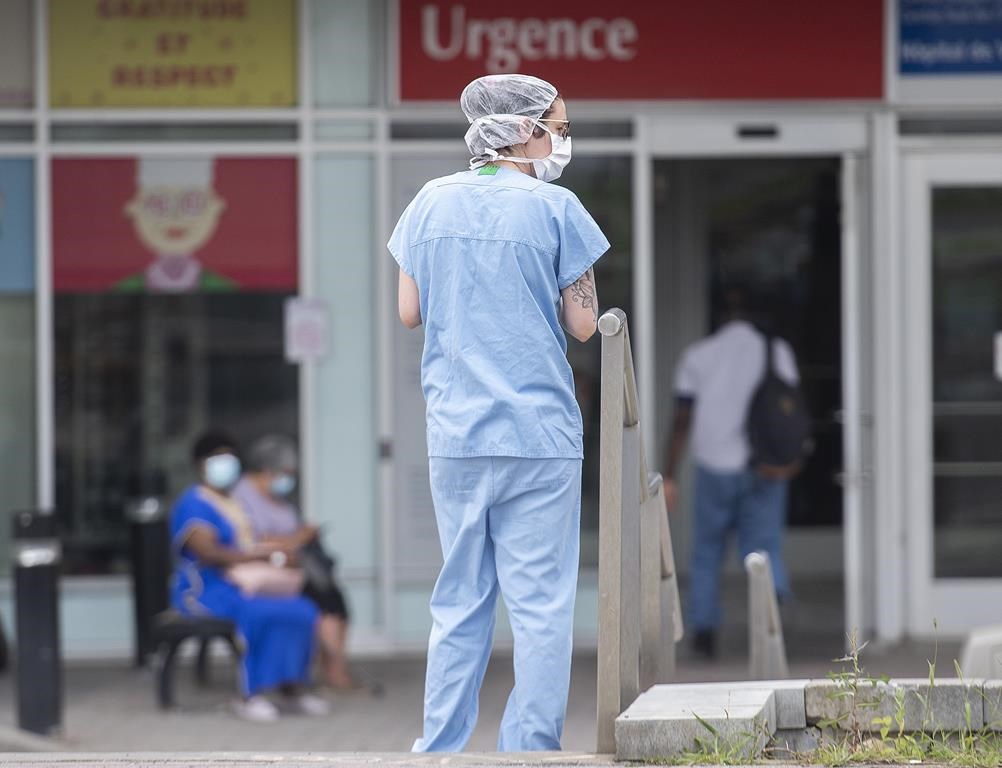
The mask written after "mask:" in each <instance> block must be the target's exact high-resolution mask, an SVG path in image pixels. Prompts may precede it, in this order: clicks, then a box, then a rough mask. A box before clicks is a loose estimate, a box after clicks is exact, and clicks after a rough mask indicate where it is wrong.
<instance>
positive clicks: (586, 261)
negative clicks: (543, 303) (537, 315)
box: [557, 193, 609, 290]
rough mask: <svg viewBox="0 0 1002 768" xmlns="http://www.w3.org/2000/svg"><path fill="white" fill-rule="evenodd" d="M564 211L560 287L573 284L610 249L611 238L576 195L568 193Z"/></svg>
mask: <svg viewBox="0 0 1002 768" xmlns="http://www.w3.org/2000/svg"><path fill="white" fill-rule="evenodd" d="M563 213H564V215H563V217H562V218H561V219H560V221H559V228H560V255H559V261H558V266H557V287H558V288H559V289H560V290H563V289H564V288H566V287H567V286H569V285H573V284H574V283H575V282H576V281H577V280H578V278H580V277H581V276H582V275H583V274H584V273H585V272H587V271H588V270H589V269H590V268H591V266H592V265H593V264H594V263H595V262H596V261H598V259H599V257H600V256H601V255H602V254H603V253H605V252H606V251H607V250H609V241H608V240H607V239H606V237H605V235H604V234H602V230H601V229H599V227H598V224H596V223H595V220H594V219H593V218H592V217H591V214H589V213H588V211H586V210H585V208H584V206H583V205H581V201H580V200H578V199H577V197H576V196H575V195H573V194H571V193H568V194H567V195H566V197H565V207H564V212H563Z"/></svg>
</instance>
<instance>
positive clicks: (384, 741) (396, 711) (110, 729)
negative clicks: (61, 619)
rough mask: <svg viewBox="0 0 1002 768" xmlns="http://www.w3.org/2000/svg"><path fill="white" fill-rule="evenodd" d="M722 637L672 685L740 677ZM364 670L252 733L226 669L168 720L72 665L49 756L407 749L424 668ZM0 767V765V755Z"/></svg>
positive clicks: (487, 704) (732, 650)
mask: <svg viewBox="0 0 1002 768" xmlns="http://www.w3.org/2000/svg"><path fill="white" fill-rule="evenodd" d="M726 639H727V644H725V646H724V652H725V653H724V656H723V660H722V661H719V662H716V663H706V662H699V661H696V660H695V659H693V658H692V657H691V656H690V655H689V654H688V653H687V652H686V650H685V649H684V648H683V649H682V651H681V652H680V654H679V664H678V674H677V675H676V680H675V681H676V682H710V681H724V680H743V679H746V678H747V658H746V657H745V656H744V655H743V640H742V638H741V637H740V636H738V635H735V636H732V637H728V638H726ZM790 639H792V638H790ZM790 648H791V653H790V675H791V677H794V678H823V677H825V676H826V675H827V674H828V672H829V671H832V670H834V669H836V668H837V667H838V665H837V664H834V663H833V662H831V661H830V660H831V659H832V658H834V657H835V656H837V655H839V653H840V652H841V648H840V647H839V645H838V644H832V643H830V642H829V643H820V642H819V641H818V640H817V638H814V639H813V640H812V641H811V642H807V641H806V640H804V639H802V640H801V641H799V642H791V644H790ZM957 650H958V645H957V644H956V643H949V644H948V643H941V644H940V648H939V661H940V664H939V669H940V670H942V671H943V673H944V676H946V675H952V668H953V667H952V659H953V658H954V656H956V654H957ZM932 653H933V644H932V643H922V644H909V645H902V646H895V647H888V648H876V647H873V646H871V647H868V648H867V649H866V650H865V651H864V653H863V662H864V664H865V666H866V668H867V669H868V670H869V671H870V672H871V673H873V674H874V675H880V674H887V675H889V676H892V677H922V676H925V675H927V674H928V668H927V666H926V659H929V658H932ZM363 666H364V668H365V669H366V671H367V672H368V673H369V674H370V675H371V676H373V677H374V678H376V679H378V680H379V681H381V682H382V683H383V684H384V685H385V687H386V693H385V695H384V696H383V697H381V698H374V697H372V696H371V695H368V694H329V698H330V700H331V704H332V714H331V715H330V717H327V718H323V719H313V718H305V717H301V716H295V715H290V716H288V717H284V718H283V719H282V720H281V721H280V722H278V723H276V724H272V725H259V724H253V723H247V722H244V721H242V720H238V719H237V718H236V717H234V716H233V715H232V714H231V713H230V710H229V706H230V702H231V701H232V698H233V691H234V690H235V683H236V676H235V669H234V667H233V666H232V665H231V664H229V663H226V662H222V663H216V664H215V666H214V667H213V682H212V684H211V685H210V686H209V687H208V688H205V689H201V688H199V687H198V686H197V685H196V684H195V683H194V679H193V678H194V675H193V670H192V668H191V665H190V663H189V664H185V665H183V666H182V667H181V668H180V669H179V671H178V676H177V685H178V691H177V694H178V702H179V703H180V707H179V708H178V709H176V710H172V711H170V712H166V713H165V712H161V711H160V710H159V709H157V708H156V706H155V702H154V695H153V694H154V685H153V682H154V681H153V676H152V674H151V673H150V672H148V671H144V670H136V669H134V668H132V667H130V666H128V665H127V664H125V663H120V664H117V665H108V664H104V665H73V666H70V667H68V668H67V670H66V706H65V721H64V722H65V732H64V734H63V737H62V738H61V739H59V740H58V741H56V742H50V748H52V749H58V750H59V751H60V752H73V753H81V752H95V753H98V752H100V753H136V752H143V753H148V752H163V753H178V752H190V753H194V752H197V753H205V752H211V751H217V750H225V751H236V752H244V753H246V752H253V753H255V754H261V753H264V752H267V753H283V752H284V753H288V754H292V753H301V752H309V753H313V754H318V755H320V754H327V755H329V754H331V753H351V752H375V753H394V752H396V753H403V752H406V751H407V750H409V749H410V747H411V744H413V742H414V739H415V738H416V737H417V736H418V735H419V733H420V728H421V704H422V694H423V684H424V659H423V658H408V659H394V660H369V661H366V662H363ZM595 668H596V658H595V654H594V653H593V652H592V653H581V654H578V655H576V656H575V659H574V666H573V672H572V681H571V692H570V700H569V702H568V711H567V721H566V725H565V730H564V739H563V746H564V749H567V750H571V751H572V752H576V753H588V752H591V751H592V750H594V749H595ZM511 684H512V675H511V657H510V655H507V656H506V655H498V656H496V657H495V658H494V659H492V661H491V665H490V667H489V669H488V672H487V676H486V678H485V680H484V686H483V690H482V694H481V711H480V717H479V721H478V724H477V728H476V731H475V732H474V735H473V738H472V739H471V741H470V744H469V747H468V749H469V750H470V751H471V752H482V753H486V752H492V751H493V750H495V749H496V739H497V728H498V725H499V723H500V721H501V714H502V712H503V709H504V705H505V702H506V699H507V696H508V692H509V691H510V688H511ZM14 722H15V713H14V691H13V683H12V679H11V675H10V674H7V675H4V676H0V751H5V750H6V751H11V750H17V751H22V750H27V749H32V748H33V747H32V746H31V745H24V746H18V745H17V744H16V743H10V741H9V740H8V743H7V744H4V733H7V734H10V733H12V731H13V725H14ZM565 757H566V756H565ZM115 759H116V760H117V759H118V758H115ZM144 759H145V758H144ZM184 759H189V758H184ZM227 759H228V758H227ZM304 759H305V758H304ZM311 759H312V758H311ZM324 759H335V758H324ZM336 759H338V760H340V759H342V758H341V757H337V758H336ZM358 759H362V758H358ZM365 759H366V760H368V759H369V758H368V757H366V758H365ZM449 759H450V760H451V759H452V758H449ZM483 759H484V760H487V761H488V762H489V763H490V764H497V762H496V761H497V760H507V759H509V758H507V757H504V758H501V757H490V758H488V757H484V758H483ZM575 759H578V758H575ZM580 759H584V758H580ZM0 764H7V761H5V760H4V759H3V758H2V757H0ZM360 764H361V763H360ZM366 764H368V763H366ZM485 764H486V763H485ZM501 764H505V763H503V762H502V763H501Z"/></svg>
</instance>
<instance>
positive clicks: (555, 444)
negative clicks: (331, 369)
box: [389, 75, 609, 752]
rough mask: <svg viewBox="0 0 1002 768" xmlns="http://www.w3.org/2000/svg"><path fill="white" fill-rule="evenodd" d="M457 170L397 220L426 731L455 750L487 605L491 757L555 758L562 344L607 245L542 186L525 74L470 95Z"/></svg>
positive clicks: (564, 536)
mask: <svg viewBox="0 0 1002 768" xmlns="http://www.w3.org/2000/svg"><path fill="white" fill-rule="evenodd" d="M460 105H461V107H462V109H463V112H464V114H465V115H466V117H467V119H468V120H469V122H470V129H469V131H468V132H467V134H466V144H467V146H468V147H469V149H470V153H471V154H472V155H473V159H472V160H471V161H470V168H469V170H464V171H461V172H459V173H455V174H452V175H451V176H445V177H443V178H439V179H434V180H432V181H430V182H428V183H427V184H426V185H425V186H424V188H423V189H422V190H421V191H420V192H419V193H418V195H417V197H415V198H414V200H413V201H411V203H410V205H408V206H407V209H406V210H405V211H404V213H403V215H402V216H401V217H400V221H399V222H398V223H397V226H396V229H395V230H394V232H393V236H392V237H391V239H390V242H389V250H390V252H391V253H392V254H393V256H394V258H395V259H396V260H397V262H398V264H399V265H400V284H399V309H400V319H401V320H402V321H403V323H404V324H405V325H406V326H407V327H408V328H417V327H418V326H420V325H423V326H424V335H425V338H424V355H423V358H422V363H421V385H422V388H423V390H424V396H425V401H426V404H427V429H428V456H429V470H430V472H429V474H430V479H431V491H432V498H433V499H434V502H435V516H436V519H437V522H438V531H439V538H440V540H441V544H442V554H443V557H444V561H445V562H444V564H443V566H442V571H441V573H440V574H439V577H438V581H437V583H436V584H435V590H434V593H433V594H432V598H431V614H432V619H433V627H432V631H431V638H430V640H429V644H428V669H427V678H426V681H425V702H424V733H423V735H422V737H421V738H419V739H418V740H417V741H416V742H415V744H414V750H415V751H417V752H430V751H441V752H451V751H460V750H462V749H463V747H464V746H465V745H466V743H467V740H468V739H469V737H470V734H471V733H472V732H473V728H474V726H475V725H476V722H477V706H478V697H479V693H480V685H481V683H482V681H483V677H484V671H485V669H486V667H487V661H488V659H489V657H490V652H491V645H492V640H493V632H494V623H495V615H496V609H497V600H498V595H499V594H500V595H501V597H502V598H503V599H504V601H505V606H506V608H507V611H508V615H509V617H510V620H511V626H512V632H513V633H514V641H515V659H514V665H515V687H514V689H513V690H512V692H511V696H510V697H509V699H508V704H507V707H506V709H505V713H504V718H503V720H502V723H501V730H500V735H499V737H498V749H499V750H501V751H514V752H523V751H529V750H556V749H560V737H561V733H562V731H563V723H564V715H565V712H566V709H567V689H568V685H569V683H570V669H571V634H572V627H573V614H574V596H575V591H576V588H577V576H578V549H579V545H578V540H579V528H580V517H581V516H580V507H581V459H582V427H581V412H580V409H579V408H578V405H577V401H576V400H575V397H574V379H573V376H572V373H571V367H570V365H569V364H568V362H567V339H566V336H565V330H566V333H569V334H570V335H571V336H573V337H575V338H576V339H577V340H579V341H582V342H584V341H587V340H588V339H589V338H590V337H591V336H592V334H594V332H595V325H596V322H597V319H598V299H597V296H596V291H595V275H594V271H593V269H592V265H593V264H594V263H595V261H596V260H597V259H598V258H599V257H600V256H601V255H602V254H603V253H605V251H606V250H608V248H609V242H608V240H606V238H605V236H604V235H603V234H602V232H601V230H600V229H599V227H598V225H597V224H596V223H595V221H594V220H593V219H592V217H591V216H590V215H589V214H588V212H587V211H586V210H585V209H584V207H583V206H582V205H581V203H580V202H579V201H578V199H577V197H575V195H574V194H573V193H572V192H571V191H569V190H568V189H565V188H564V187H559V186H556V185H555V184H552V183H551V182H553V181H555V180H556V179H557V178H558V177H559V176H560V173H561V171H562V170H563V168H564V167H565V166H566V165H567V163H568V162H569V161H570V159H571V139H570V137H569V133H570V122H569V121H568V119H567V107H566V105H565V104H564V100H563V99H562V98H561V97H560V95H559V93H558V92H557V89H556V88H554V87H553V86H552V85H550V84H549V83H547V82H545V81H543V80H540V79H538V78H535V77H529V76H526V75H493V76H489V77H482V78H479V79H477V80H474V81H473V82H472V83H470V84H469V85H468V86H467V87H466V89H465V90H464V91H463V94H462V96H461V98H460Z"/></svg>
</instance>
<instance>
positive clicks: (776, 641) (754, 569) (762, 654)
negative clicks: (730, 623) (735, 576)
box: [745, 552, 790, 680]
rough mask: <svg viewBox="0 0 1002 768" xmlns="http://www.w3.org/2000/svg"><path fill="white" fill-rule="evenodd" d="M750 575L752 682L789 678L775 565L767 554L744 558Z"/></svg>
mask: <svg viewBox="0 0 1002 768" xmlns="http://www.w3.org/2000/svg"><path fill="white" fill-rule="evenodd" d="M745 571H746V572H747V573H748V663H749V673H750V675H749V676H750V677H751V679H752V680H782V679H784V678H786V677H789V674H790V672H789V667H788V666H787V662H786V644H785V643H784V642H783V624H782V621H781V619H780V616H779V606H778V604H777V602H776V587H775V583H774V582H773V579H772V564H771V563H770V561H769V555H768V554H767V553H766V552H750V553H749V554H748V556H747V557H745Z"/></svg>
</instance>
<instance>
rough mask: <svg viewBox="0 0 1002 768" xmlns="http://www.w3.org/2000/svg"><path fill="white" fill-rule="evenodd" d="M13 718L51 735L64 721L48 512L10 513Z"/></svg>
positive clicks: (56, 562) (56, 554)
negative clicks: (14, 637) (14, 657)
mask: <svg viewBox="0 0 1002 768" xmlns="http://www.w3.org/2000/svg"><path fill="white" fill-rule="evenodd" d="M13 525H14V531H13V533H14V600H15V603H16V617H17V722H18V726H19V727H21V728H23V729H24V730H26V731H32V732H34V733H39V734H42V735H46V736H47V735H51V734H53V733H55V732H57V731H59V729H60V728H61V726H62V698H63V690H62V688H63V685H62V660H61V655H60V642H59V567H60V562H61V561H62V550H61V548H60V545H59V540H58V539H57V538H56V524H55V518H54V516H53V515H52V514H51V513H47V512H18V513H15V514H14V520H13Z"/></svg>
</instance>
